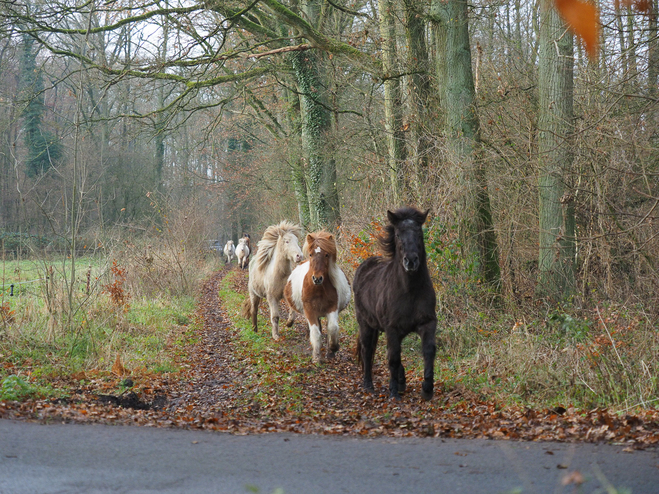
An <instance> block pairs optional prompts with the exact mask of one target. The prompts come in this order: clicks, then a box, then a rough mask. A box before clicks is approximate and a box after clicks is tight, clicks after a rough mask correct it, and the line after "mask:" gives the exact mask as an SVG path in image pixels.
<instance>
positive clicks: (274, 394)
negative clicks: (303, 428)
mask: <svg viewBox="0 0 659 494" xmlns="http://www.w3.org/2000/svg"><path fill="white" fill-rule="evenodd" d="M238 275H239V274H238V272H237V271H231V272H229V273H227V275H226V276H225V277H224V279H223V280H222V282H221V284H220V289H219V297H220V300H221V301H222V305H223V306H224V307H225V309H226V310H227V313H228V314H229V316H230V317H231V320H232V322H233V325H234V328H235V331H236V336H237V338H238V341H239V344H238V345H235V347H234V349H235V351H236V357H237V361H238V362H240V366H241V368H244V369H247V370H248V373H247V381H246V383H245V385H246V387H247V388H248V389H250V391H251V393H250V395H251V398H249V399H250V400H252V401H253V402H254V403H255V404H257V406H259V407H265V408H268V407H273V406H276V407H277V408H278V409H280V410H281V411H284V410H286V411H293V412H300V411H302V410H304V402H303V400H302V394H301V392H300V386H301V384H302V382H303V381H304V380H306V379H307V378H308V377H304V375H306V376H309V375H312V376H313V375H317V374H318V373H319V372H322V365H321V366H313V365H312V364H311V360H310V358H308V357H306V356H304V355H302V354H301V353H298V352H295V351H293V349H292V348H291V347H290V346H286V344H281V343H279V342H275V341H274V340H273V339H272V336H271V334H270V321H269V320H267V321H266V320H265V319H264V318H263V317H261V316H259V318H258V324H259V332H257V333H255V332H254V331H253V330H252V327H251V323H250V322H249V321H247V320H246V319H244V318H243V317H242V315H241V307H242V304H243V301H244V300H245V296H244V295H243V294H241V293H238V292H236V291H235V290H234V288H233V287H234V285H235V278H236V276H238ZM262 303H265V302H262ZM293 331H294V330H293V329H288V328H286V327H285V326H283V325H282V327H281V328H280V334H281V336H282V338H283V339H284V341H286V340H288V341H289V342H290V341H293V340H294V338H295V334H294V333H293ZM301 369H302V372H303V373H302V372H301ZM303 374H304V375H303Z"/></svg>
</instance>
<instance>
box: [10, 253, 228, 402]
mask: <svg viewBox="0 0 659 494" xmlns="http://www.w3.org/2000/svg"><path fill="white" fill-rule="evenodd" d="M67 261H68V262H67ZM77 263H78V266H80V267H79V268H78V274H77V275H76V282H75V283H74V285H73V289H72V290H69V288H70V282H69V280H70V275H69V271H68V268H69V267H70V261H69V260H67V259H57V258H46V257H44V256H40V257H38V258H32V259H29V260H21V261H3V262H2V292H1V293H2V296H1V297H0V400H15V399H24V398H31V397H35V396H49V395H50V396H63V395H66V394H67V392H68V390H67V389H66V388H65V387H64V388H62V387H61V386H58V384H57V381H58V380H59V379H61V378H62V377H64V376H72V375H84V373H85V372H89V371H93V372H97V373H101V374H103V373H106V374H112V373H113V372H114V373H115V374H121V373H122V372H124V371H125V369H130V371H131V372H133V373H136V374H139V373H140V372H147V373H150V372H159V373H163V372H174V371H176V370H177V367H176V364H175V358H174V357H175V355H173V354H172V352H170V351H166V350H165V349H166V346H167V343H168V342H170V340H171V339H172V338H174V337H175V335H176V333H177V330H178V329H179V328H180V327H181V326H186V325H188V324H189V323H190V322H191V318H192V314H193V312H194V309H195V297H196V291H197V290H198V286H199V283H200V282H201V281H203V279H204V278H206V277H207V276H208V275H209V274H210V273H211V272H212V271H213V270H215V269H217V267H218V265H219V258H218V257H217V255H216V254H212V253H205V252H200V251H192V252H186V251H185V248H184V247H181V248H180V250H179V251H178V252H175V253H172V252H171V251H169V250H168V249H166V248H163V247H161V248H154V247H152V244H149V243H140V244H139V245H136V244H135V243H127V242H126V243H124V244H123V245H122V248H121V249H114V250H113V251H112V252H111V254H110V255H107V253H106V255H95V256H91V255H89V256H84V257H81V258H79V259H77ZM11 285H14V286H13V288H12V286H11ZM122 369H123V370H122Z"/></svg>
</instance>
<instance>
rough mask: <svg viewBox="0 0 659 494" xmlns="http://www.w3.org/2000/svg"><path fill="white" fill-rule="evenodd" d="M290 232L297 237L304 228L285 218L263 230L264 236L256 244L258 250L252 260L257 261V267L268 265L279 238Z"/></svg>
mask: <svg viewBox="0 0 659 494" xmlns="http://www.w3.org/2000/svg"><path fill="white" fill-rule="evenodd" d="M288 233H292V234H293V235H295V236H296V237H300V235H302V228H301V227H300V226H299V225H296V224H295V223H291V222H290V221H287V220H284V221H282V222H281V223H279V224H278V225H272V226H269V227H268V228H266V230H265V232H263V237H262V238H261V240H259V243H258V244H256V245H257V247H258V250H257V251H256V256H255V257H254V260H253V261H252V262H253V263H255V266H254V267H255V268H256V269H262V268H264V267H265V266H267V265H268V263H269V262H270V260H271V259H272V256H273V254H274V252H275V249H276V248H277V240H279V237H282V236H284V235H286V234H288Z"/></svg>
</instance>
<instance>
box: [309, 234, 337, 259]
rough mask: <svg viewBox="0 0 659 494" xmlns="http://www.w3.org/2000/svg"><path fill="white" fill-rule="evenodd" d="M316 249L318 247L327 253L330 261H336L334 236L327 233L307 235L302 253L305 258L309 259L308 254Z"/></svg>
mask: <svg viewBox="0 0 659 494" xmlns="http://www.w3.org/2000/svg"><path fill="white" fill-rule="evenodd" d="M317 247H320V248H321V249H322V250H324V251H325V252H327V253H328V254H329V255H330V256H331V257H332V259H334V260H336V241H335V240H334V235H332V234H331V233H327V232H315V233H310V234H309V235H307V239H306V241H305V242H304V246H303V247H302V253H303V254H304V255H305V257H309V253H310V252H312V251H313V250H314V248H317Z"/></svg>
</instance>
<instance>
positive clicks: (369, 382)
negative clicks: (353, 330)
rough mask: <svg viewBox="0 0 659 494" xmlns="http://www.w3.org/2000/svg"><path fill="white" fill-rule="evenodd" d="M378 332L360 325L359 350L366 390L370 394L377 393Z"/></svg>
mask: <svg viewBox="0 0 659 494" xmlns="http://www.w3.org/2000/svg"><path fill="white" fill-rule="evenodd" d="M378 336H379V333H378V330H377V329H374V328H371V327H369V326H367V325H366V324H361V323H360V324H359V345H358V346H359V348H360V350H361V352H360V353H361V360H362V369H363V371H364V384H363V386H364V389H365V390H366V391H369V392H373V391H375V388H374V387H373V359H374V357H375V349H376V348H377V345H378Z"/></svg>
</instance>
